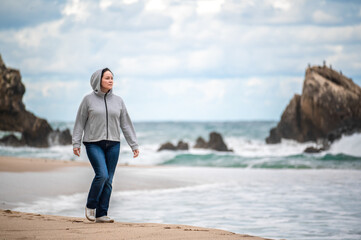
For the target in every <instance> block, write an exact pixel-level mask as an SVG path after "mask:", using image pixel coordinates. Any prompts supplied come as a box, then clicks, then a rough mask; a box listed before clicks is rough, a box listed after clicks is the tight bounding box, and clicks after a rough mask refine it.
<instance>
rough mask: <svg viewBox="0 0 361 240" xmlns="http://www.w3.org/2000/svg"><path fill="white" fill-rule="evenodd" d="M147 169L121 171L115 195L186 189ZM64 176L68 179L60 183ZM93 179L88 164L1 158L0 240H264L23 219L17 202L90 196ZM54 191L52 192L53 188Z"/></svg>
mask: <svg viewBox="0 0 361 240" xmlns="http://www.w3.org/2000/svg"><path fill="white" fill-rule="evenodd" d="M151 169H162V167H160V168H157V167H155V168H153V167H148V169H147V168H142V167H138V166H137V167H126V168H124V167H121V168H119V169H117V171H118V173H120V174H119V175H118V176H119V178H118V179H117V180H118V183H119V184H117V186H116V187H115V189H116V190H120V191H121V190H127V189H147V188H152V189H154V188H164V187H176V186H185V185H188V184H189V182H188V178H187V179H183V180H182V179H179V180H170V179H168V178H167V176H162V175H161V176H154V175H152V174H149V172H148V171H149V170H151ZM64 176H66V177H64ZM92 176H93V170H92V168H91V166H90V164H89V163H86V162H71V161H58V160H46V159H35V158H16V157H4V156H1V157H0V180H1V181H0V190H1V193H2V196H1V199H0V200H1V206H0V208H2V209H4V210H0V236H1V238H2V239H20V238H21V239H22V238H24V239H27V238H29V239H33V238H36V239H200V240H202V239H239V240H249V239H252V240H262V239H263V240H264V239H265V238H260V237H253V236H249V235H242V234H235V233H232V232H227V231H224V230H218V229H210V228H201V227H194V226H186V225H178V224H176V225H171V224H158V223H124V222H115V223H113V224H100V223H93V222H89V221H88V220H86V219H85V218H74V217H64V216H55V215H42V214H38V213H22V212H16V211H11V210H5V209H13V208H14V207H16V205H17V203H19V202H32V201H33V200H35V199H37V198H39V197H42V196H56V195H60V194H65V195H67V194H72V193H76V192H79V191H80V190H83V191H84V192H85V191H87V190H88V187H89V184H90V181H91V179H92ZM54 186H56V188H54Z"/></svg>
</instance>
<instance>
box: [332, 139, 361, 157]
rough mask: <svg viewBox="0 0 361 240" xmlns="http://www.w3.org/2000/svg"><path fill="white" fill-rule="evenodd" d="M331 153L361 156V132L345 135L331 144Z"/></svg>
mask: <svg viewBox="0 0 361 240" xmlns="http://www.w3.org/2000/svg"><path fill="white" fill-rule="evenodd" d="M328 152H329V153H331V154H339V153H343V154H347V155H351V156H355V157H361V134H360V133H357V134H353V135H351V136H343V137H342V138H341V139H339V140H338V141H336V142H334V143H333V144H332V145H331V148H330V150H329V151H328Z"/></svg>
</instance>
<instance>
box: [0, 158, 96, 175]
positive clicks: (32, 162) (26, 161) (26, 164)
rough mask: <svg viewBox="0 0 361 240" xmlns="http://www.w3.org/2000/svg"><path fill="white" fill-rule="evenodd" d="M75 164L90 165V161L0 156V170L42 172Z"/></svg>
mask: <svg viewBox="0 0 361 240" xmlns="http://www.w3.org/2000/svg"><path fill="white" fill-rule="evenodd" d="M75 166H90V163H87V162H74V161H60V160H50V159H40V158H18V157H8V156H0V172H44V171H51V170H56V169H59V168H63V167H75Z"/></svg>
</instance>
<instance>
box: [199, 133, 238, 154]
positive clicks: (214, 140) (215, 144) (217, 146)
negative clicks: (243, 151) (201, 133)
mask: <svg viewBox="0 0 361 240" xmlns="http://www.w3.org/2000/svg"><path fill="white" fill-rule="evenodd" d="M193 147H194V148H206V149H213V150H216V151H222V152H233V150H231V149H228V147H227V145H226V144H225V143H224V141H223V138H222V135H221V134H219V133H217V132H211V133H210V134H209V141H208V142H206V141H205V140H204V139H203V138H202V137H199V138H197V141H196V144H195V145H194V146H193Z"/></svg>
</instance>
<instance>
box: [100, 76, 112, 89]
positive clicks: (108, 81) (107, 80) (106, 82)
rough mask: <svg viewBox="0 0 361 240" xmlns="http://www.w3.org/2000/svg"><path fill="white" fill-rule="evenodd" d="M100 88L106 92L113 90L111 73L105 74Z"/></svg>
mask: <svg viewBox="0 0 361 240" xmlns="http://www.w3.org/2000/svg"><path fill="white" fill-rule="evenodd" d="M100 86H101V87H102V90H105V92H108V91H109V90H110V89H112V88H113V74H112V73H111V72H110V71H106V72H104V74H103V77H102V82H101V84H100ZM103 92H104V91H103Z"/></svg>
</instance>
